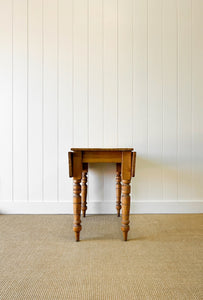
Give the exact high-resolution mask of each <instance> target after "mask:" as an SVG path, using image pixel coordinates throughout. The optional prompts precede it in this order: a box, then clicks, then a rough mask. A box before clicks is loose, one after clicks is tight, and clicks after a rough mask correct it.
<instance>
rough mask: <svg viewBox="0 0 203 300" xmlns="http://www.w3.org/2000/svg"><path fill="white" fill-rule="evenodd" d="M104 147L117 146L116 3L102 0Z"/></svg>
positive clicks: (114, 0)
mask: <svg viewBox="0 0 203 300" xmlns="http://www.w3.org/2000/svg"><path fill="white" fill-rule="evenodd" d="M103 18H104V21H103V22H104V24H103V55H104V60H103V73H104V74H103V79H104V117H103V118H104V147H115V146H117V1H116V0H103Z"/></svg>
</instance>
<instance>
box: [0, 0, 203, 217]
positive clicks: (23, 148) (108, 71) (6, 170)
mask: <svg viewBox="0 0 203 300" xmlns="http://www.w3.org/2000/svg"><path fill="white" fill-rule="evenodd" d="M0 85H1V88H0V143H1V145H0V212H1V213H72V203H71V202H72V180H71V179H69V178H68V166H67V152H68V150H69V148H70V147H73V146H75V147H76V146H77V147H134V148H135V150H136V151H137V168H136V177H135V178H134V179H133V180H132V206H131V212H134V213H148V212H165V213H171V212H200V211H203V209H202V207H203V206H202V203H203V121H202V117H203V1H202V0H148V1H147V0H118V1H117V0H89V1H88V0H73V1H71V0H58V1H57V0H28V1H27V0H13V1H12V0H0ZM88 208H89V209H88V212H90V213H113V212H116V210H115V166H114V165H102V166H100V165H95V166H93V165H90V172H89V195H88Z"/></svg>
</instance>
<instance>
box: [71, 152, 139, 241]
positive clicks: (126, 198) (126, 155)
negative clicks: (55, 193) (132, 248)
mask: <svg viewBox="0 0 203 300" xmlns="http://www.w3.org/2000/svg"><path fill="white" fill-rule="evenodd" d="M70 150H71V151H70V152H68V158H69V177H73V213H74V222H73V231H74V232H75V240H76V241H79V240H80V231H81V229H82V226H81V210H82V214H83V217H85V215H86V210H87V202H86V198H87V174H88V163H115V164H116V209H117V216H118V217H119V216H120V209H122V221H121V230H122V232H123V239H124V241H127V235H128V231H129V229H130V226H129V212H130V182H131V177H134V176H135V161H136V152H134V151H133V148H71V149H70ZM81 181H82V185H81ZM121 194H122V201H121ZM121 202H122V203H121Z"/></svg>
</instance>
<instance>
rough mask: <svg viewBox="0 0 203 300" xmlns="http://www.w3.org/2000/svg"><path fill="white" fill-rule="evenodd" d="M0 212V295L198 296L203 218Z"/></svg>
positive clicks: (201, 291)
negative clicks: (77, 229) (75, 224)
mask: <svg viewBox="0 0 203 300" xmlns="http://www.w3.org/2000/svg"><path fill="white" fill-rule="evenodd" d="M120 221H121V219H120V218H117V217H116V216H115V215H99V216H92V215H90V216H87V217H86V219H83V222H82V223H83V224H82V225H83V229H82V232H81V239H82V240H81V242H79V243H76V242H75V241H74V233H73V232H72V216H71V215H0V299H1V300H7V299H9V300H14V299H18V300H21V299H26V300H28V299H36V300H39V299H88V300H89V299H126V300H128V299H164V300H165V299H170V300H174V299H178V300H180V299H186V300H190V299H203V286H202V285H203V252H202V251H203V247H202V246H203V235H202V233H203V230H202V229H203V228H202V225H203V216H202V215H131V230H130V232H129V241H128V242H123V241H122V233H121V231H120Z"/></svg>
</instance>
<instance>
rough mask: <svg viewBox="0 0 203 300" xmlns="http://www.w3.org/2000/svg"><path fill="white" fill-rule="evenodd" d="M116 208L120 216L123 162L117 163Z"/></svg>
mask: <svg viewBox="0 0 203 300" xmlns="http://www.w3.org/2000/svg"><path fill="white" fill-rule="evenodd" d="M116 209H117V216H118V217H120V210H121V164H120V163H117V164H116Z"/></svg>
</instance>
